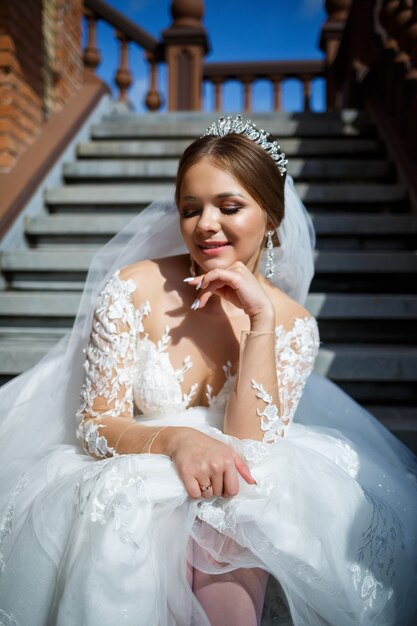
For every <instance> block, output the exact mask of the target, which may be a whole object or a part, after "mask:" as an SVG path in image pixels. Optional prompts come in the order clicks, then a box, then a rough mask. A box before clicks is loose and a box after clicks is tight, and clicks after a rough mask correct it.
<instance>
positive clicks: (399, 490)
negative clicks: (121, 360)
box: [0, 375, 417, 626]
mask: <svg viewBox="0 0 417 626" xmlns="http://www.w3.org/2000/svg"><path fill="white" fill-rule="evenodd" d="M221 420H222V416H221V415H219V414H217V413H216V412H214V411H213V410H209V409H205V408H202V407H199V408H195V409H189V410H186V411H184V412H183V413H179V414H175V415H168V416H166V415H165V416H161V417H159V418H153V419H145V418H143V421H144V423H149V424H164V425H168V424H178V425H189V426H194V427H195V428H198V429H200V430H201V431H203V432H206V433H208V434H210V435H211V436H213V437H216V438H218V439H221V440H224V441H226V442H227V443H228V444H230V445H232V446H233V447H234V448H235V449H236V450H237V451H238V452H239V453H240V454H241V455H242V456H244V457H245V459H246V460H247V463H248V465H249V466H250V468H251V472H252V474H253V476H254V477H255V479H256V481H257V484H256V485H248V484H247V483H246V482H245V481H244V480H243V479H242V480H241V481H240V490H239V493H238V495H237V496H235V497H233V498H228V499H224V498H216V497H213V498H211V499H201V500H198V501H195V500H191V499H190V498H189V497H188V496H187V493H186V491H185V488H184V486H183V484H182V482H181V480H180V478H179V477H178V475H177V472H176V469H175V466H174V464H173V463H172V461H171V460H170V459H169V458H168V457H166V456H163V455H155V454H141V455H126V456H118V457H115V458H110V459H104V460H102V461H95V460H93V459H92V458H90V457H88V456H86V455H85V454H84V453H83V451H82V450H81V449H80V448H79V447H78V446H77V445H75V444H67V443H56V444H55V445H53V446H51V447H50V449H49V451H48V452H47V453H46V454H43V455H42V456H41V457H40V458H38V457H37V455H36V449H34V451H33V454H32V456H31V457H30V459H29V460H28V456H27V455H25V458H21V459H16V460H15V462H14V463H13V464H12V465H10V469H9V470H8V469H7V467H6V468H5V467H4V466H3V469H2V477H3V478H4V479H5V482H4V484H7V485H8V487H7V490H6V491H7V493H6V491H5V490H4V489H3V493H2V499H1V502H2V503H3V517H2V521H1V526H0V571H1V576H0V624H6V625H7V626H11V625H15V624H16V625H17V626H45V625H55V624H57V625H58V626H75V625H83V626H97V625H98V624H100V626H115V625H116V624H125V625H127V626H142V625H143V626H153V625H155V626H168V625H169V626H174V625H175V626H188V625H192V624H195V625H198V626H200V625H201V626H209V620H208V618H207V616H206V614H205V612H204V610H203V608H202V607H201V605H200V604H199V602H198V601H197V599H196V597H195V596H194V594H193V592H192V590H191V588H190V586H189V584H188V582H187V577H186V561H188V562H189V563H190V564H192V565H193V566H194V567H196V568H198V569H199V570H200V571H203V572H207V573H212V574H219V573H224V572H228V571H231V570H234V569H236V568H242V567H243V568H251V567H260V568H263V569H264V570H266V571H267V572H269V573H270V574H271V576H272V577H273V579H275V580H276V581H279V584H280V586H281V588H282V592H283V595H284V597H285V599H286V603H287V604H288V607H289V610H290V612H291V619H292V621H293V623H294V624H295V625H296V626H305V625H311V626H324V625H329V624H330V625H332V626H357V625H358V624H362V625H370V624H372V625H374V626H388V625H389V626H407V625H409V626H415V624H416V623H417V594H416V590H417V584H416V583H417V569H416V568H417V481H416V460H415V457H414V456H413V455H412V454H411V453H409V452H408V451H407V450H406V449H405V447H404V446H402V444H401V443H399V442H398V441H397V440H396V439H395V438H394V437H393V436H392V435H391V434H390V433H388V432H387V431H386V430H385V429H384V428H383V427H381V426H380V425H379V424H378V423H377V421H376V420H375V419H374V418H373V417H372V416H370V415H369V414H368V413H367V412H366V411H365V410H364V409H362V408H361V407H360V406H359V405H358V404H356V403H355V402H354V401H353V400H352V399H351V398H349V397H348V396H347V395H346V394H344V393H343V392H342V391H341V390H340V389H339V388H338V387H336V386H335V385H333V384H332V383H330V382H329V381H327V380H326V379H324V378H322V377H320V376H317V375H312V376H311V377H310V379H309V381H308V383H307V386H306V389H305V392H304V396H303V399H302V401H301V403H300V406H299V408H298V411H297V416H296V421H295V422H294V424H293V425H292V427H291V429H290V431H289V435H288V436H287V437H286V438H285V439H283V440H280V441H278V442H277V443H276V444H275V445H273V446H267V450H266V451H265V446H264V445H262V444H259V443H258V442H254V441H250V440H246V441H241V440H238V439H235V438H233V437H229V436H226V435H223V433H222V432H221V430H220V426H221ZM28 432H30V431H28ZM25 436H27V435H25V433H22V437H25ZM3 446H6V447H7V441H3V442H2V447H3ZM19 468H20V470H21V471H20V472H19V471H18V470H19ZM193 546H194V548H193ZM195 547H198V548H199V549H198V550H197V549H195ZM200 548H201V549H200ZM273 604H274V598H273V594H269V595H268V596H267V600H266V606H265V607H264V614H265V618H264V622H263V623H265V624H273V623H279V622H278V621H276V620H277V619H278V618H277V617H276V616H275V617H274V606H273Z"/></svg>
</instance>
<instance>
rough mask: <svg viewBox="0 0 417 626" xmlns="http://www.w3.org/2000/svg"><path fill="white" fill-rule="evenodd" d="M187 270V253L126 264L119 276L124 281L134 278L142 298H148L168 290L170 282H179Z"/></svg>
mask: <svg viewBox="0 0 417 626" xmlns="http://www.w3.org/2000/svg"><path fill="white" fill-rule="evenodd" d="M186 270H187V255H186V254H179V255H176V256H171V257H163V258H160V259H144V260H141V261H137V262H135V263H131V264H129V265H125V266H124V267H122V268H121V269H120V270H119V278H120V279H121V280H123V281H128V280H132V281H133V282H134V283H135V284H136V286H137V291H138V294H139V295H140V298H141V299H143V298H145V299H148V298H152V296H154V295H156V294H159V293H160V292H161V290H166V289H167V286H168V285H169V283H171V282H173V281H174V282H178V278H179V277H181V278H182V277H183V276H184V277H185V276H186V275H187V274H186ZM167 282H168V285H167ZM168 288H169V286H168Z"/></svg>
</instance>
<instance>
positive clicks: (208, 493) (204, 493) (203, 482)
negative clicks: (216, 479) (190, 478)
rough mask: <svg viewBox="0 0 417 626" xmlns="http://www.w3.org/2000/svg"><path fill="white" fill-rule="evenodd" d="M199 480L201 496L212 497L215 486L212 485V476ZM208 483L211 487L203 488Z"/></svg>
mask: <svg viewBox="0 0 417 626" xmlns="http://www.w3.org/2000/svg"><path fill="white" fill-rule="evenodd" d="M197 482H198V486H199V489H200V497H201V498H212V497H213V486H212V481H211V479H210V478H203V479H201V480H200V479H199V478H198V479H197ZM207 485H210V487H209V488H208V489H203V487H206V486H207Z"/></svg>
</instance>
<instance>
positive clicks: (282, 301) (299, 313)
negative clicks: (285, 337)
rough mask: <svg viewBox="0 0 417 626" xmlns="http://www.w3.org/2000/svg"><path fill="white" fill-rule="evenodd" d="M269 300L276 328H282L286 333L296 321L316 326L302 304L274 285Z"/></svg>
mask: <svg viewBox="0 0 417 626" xmlns="http://www.w3.org/2000/svg"><path fill="white" fill-rule="evenodd" d="M270 298H271V300H272V302H273V304H274V306H275V317H276V322H277V326H278V327H280V326H282V327H283V328H284V330H286V331H288V330H291V329H293V328H294V326H295V323H296V322H297V320H302V321H303V322H304V323H308V324H309V325H311V326H312V327H316V326H317V322H316V320H315V318H314V316H313V315H312V314H311V313H310V312H309V311H308V310H307V309H306V308H305V307H304V306H303V305H302V304H300V303H299V302H297V301H296V300H293V298H291V297H290V296H288V295H287V294H286V293H285V292H284V291H282V290H281V289H279V288H278V287H275V286H274V285H272V286H271V294H270Z"/></svg>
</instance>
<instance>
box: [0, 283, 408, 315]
mask: <svg viewBox="0 0 417 626" xmlns="http://www.w3.org/2000/svg"><path fill="white" fill-rule="evenodd" d="M80 296H81V294H80V292H78V293H77V292H74V293H68V292H66V291H63V292H59V293H56V292H44V293H38V292H28V293H23V292H20V293H19V292H17V293H16V292H13V291H4V292H0V318H8V317H10V316H13V317H14V318H20V319H29V320H31V319H33V318H42V319H45V320H47V319H48V318H50V317H53V318H55V317H56V318H64V319H65V318H73V317H74V316H75V314H76V312H77V308H78V305H79V301H80ZM306 308H307V309H308V310H309V311H310V313H311V314H312V315H314V317H316V319H318V320H319V321H320V322H321V321H323V320H333V321H334V320H362V319H365V320H372V321H375V320H382V321H390V322H391V321H393V320H397V321H399V320H402V321H405V320H417V296H413V295H398V296H392V295H384V294H378V295H357V294H351V295H346V294H326V293H312V294H309V295H308V297H307V302H306Z"/></svg>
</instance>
